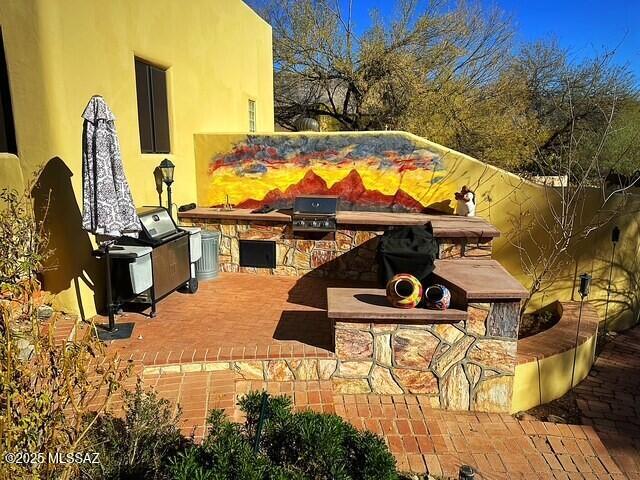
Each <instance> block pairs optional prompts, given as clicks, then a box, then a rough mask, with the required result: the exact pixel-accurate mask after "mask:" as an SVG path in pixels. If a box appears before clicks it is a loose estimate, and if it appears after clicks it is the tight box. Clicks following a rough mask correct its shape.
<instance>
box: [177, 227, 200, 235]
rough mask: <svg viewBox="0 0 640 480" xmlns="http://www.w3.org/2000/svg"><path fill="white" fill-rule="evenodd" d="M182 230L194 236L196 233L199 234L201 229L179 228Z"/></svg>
mask: <svg viewBox="0 0 640 480" xmlns="http://www.w3.org/2000/svg"><path fill="white" fill-rule="evenodd" d="M180 228H181V229H182V230H186V231H187V232H189V235H195V234H196V233H200V231H201V230H202V228H200V227H180Z"/></svg>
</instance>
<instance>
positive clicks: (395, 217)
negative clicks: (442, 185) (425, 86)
mask: <svg viewBox="0 0 640 480" xmlns="http://www.w3.org/2000/svg"><path fill="white" fill-rule="evenodd" d="M178 218H180V219H196V220H204V219H208V220H245V221H262V222H274V223H288V222H290V221H291V212H290V211H288V210H274V211H273V212H269V213H251V209H248V208H234V209H233V210H221V209H218V208H204V207H197V208H194V209H193V210H189V211H187V212H179V213H178ZM336 219H337V221H338V224H339V225H368V226H374V227H375V226H380V227H384V226H406V225H426V224H427V223H429V222H431V226H432V227H433V233H434V235H435V236H436V237H440V238H495V237H499V236H500V231H499V230H498V229H497V228H496V227H494V226H493V225H491V224H490V223H489V222H487V221H486V220H484V219H482V218H478V217H458V216H456V215H427V214H423V213H400V212H398V213H394V212H360V211H341V212H338V214H337V215H336Z"/></svg>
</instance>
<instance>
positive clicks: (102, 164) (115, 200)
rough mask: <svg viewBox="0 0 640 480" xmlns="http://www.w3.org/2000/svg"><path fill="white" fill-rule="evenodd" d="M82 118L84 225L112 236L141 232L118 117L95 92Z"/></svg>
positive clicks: (101, 233)
mask: <svg viewBox="0 0 640 480" xmlns="http://www.w3.org/2000/svg"><path fill="white" fill-rule="evenodd" d="M82 118H84V126H83V135H82V137H83V138H82V190H83V204H82V228H84V229H85V230H87V231H89V232H92V233H95V234H98V235H108V236H111V237H119V236H121V235H123V234H125V233H128V232H137V231H140V220H139V219H138V215H136V207H135V205H134V203H133V199H132V198H131V191H130V190H129V184H128V183H127V179H126V178H125V176H124V169H123V168H122V159H121V158H120V145H119V143H118V135H117V133H116V127H115V122H114V121H115V116H114V115H113V113H112V112H111V109H110V108H109V106H108V105H107V104H106V102H105V101H104V99H103V98H102V97H100V96H98V95H96V96H93V97H91V100H89V103H88V104H87V107H86V108H85V109H84V112H83V113H82Z"/></svg>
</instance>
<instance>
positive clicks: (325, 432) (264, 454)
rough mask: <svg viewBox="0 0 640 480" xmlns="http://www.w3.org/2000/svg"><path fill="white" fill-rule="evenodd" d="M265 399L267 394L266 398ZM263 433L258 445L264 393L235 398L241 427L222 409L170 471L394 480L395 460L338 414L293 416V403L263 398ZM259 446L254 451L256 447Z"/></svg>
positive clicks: (180, 479)
mask: <svg viewBox="0 0 640 480" xmlns="http://www.w3.org/2000/svg"><path fill="white" fill-rule="evenodd" d="M265 395H266V394H265ZM266 398H267V406H266V409H265V415H264V417H265V418H264V419H263V420H264V423H263V428H262V434H261V437H260V439H259V442H256V438H255V436H256V432H257V425H258V422H259V418H260V413H261V401H262V394H260V393H258V392H252V393H249V394H248V395H246V396H244V397H243V398H241V399H240V400H239V406H240V408H241V410H242V411H243V412H244V413H245V414H246V422H245V423H244V424H243V425H239V424H234V423H231V422H230V421H229V420H228V419H226V418H225V417H224V414H223V412H222V411H217V410H214V411H212V412H211V413H210V415H209V418H208V432H207V436H206V438H205V440H204V442H203V444H202V445H201V446H193V447H191V448H190V449H188V450H187V451H186V452H184V453H182V454H181V455H179V456H178V457H177V458H176V459H175V460H174V464H173V467H172V474H173V475H174V478H175V479H176V480H186V479H191V478H199V479H206V480H210V479H215V480H218V479H220V480H221V479H228V480H233V479H238V480H240V479H242V480H245V479H248V480H252V479H255V480H265V479H266V480H284V479H287V480H303V479H304V480H306V479H317V480H323V479H327V480H328V479H332V480H333V479H336V480H365V479H367V480H373V479H380V480H395V479H398V478H400V477H399V476H398V473H397V472H396V469H395V460H394V458H393V456H392V455H391V453H390V452H389V450H388V448H387V446H386V445H385V444H384V442H383V441H382V439H380V438H379V437H377V436H376V435H374V434H373V433H371V432H360V431H358V430H356V429H355V428H354V427H353V426H352V425H351V424H349V423H347V422H345V421H344V420H343V419H342V418H340V417H338V416H337V415H328V414H321V413H315V412H311V411H305V412H299V413H293V412H292V411H291V400H290V399H289V398H288V397H285V396H279V397H270V396H268V395H267V397H266ZM256 445H259V447H258V449H257V451H255V450H254V448H255V446H256Z"/></svg>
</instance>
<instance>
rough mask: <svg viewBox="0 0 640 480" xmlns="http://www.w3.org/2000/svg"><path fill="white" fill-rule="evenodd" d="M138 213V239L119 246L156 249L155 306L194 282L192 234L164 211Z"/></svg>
mask: <svg viewBox="0 0 640 480" xmlns="http://www.w3.org/2000/svg"><path fill="white" fill-rule="evenodd" d="M137 213H138V217H140V223H141V224H142V230H141V231H140V234H139V235H138V238H131V237H121V238H120V239H119V240H118V242H117V243H118V244H120V245H141V246H148V247H151V248H152V252H151V265H152V269H153V286H152V288H151V289H150V290H151V291H150V292H149V294H150V296H151V303H152V304H155V301H156V300H158V299H160V298H162V297H164V296H165V295H167V294H168V293H171V292H172V291H174V290H175V289H177V288H179V287H181V286H183V285H185V284H186V283H187V282H188V281H189V279H190V278H191V261H190V254H189V232H187V231H185V230H182V229H180V228H178V226H177V225H176V224H175V222H174V221H173V219H172V218H171V217H170V216H169V213H168V212H167V210H166V209H165V208H163V207H142V208H139V209H138V210H137ZM154 310H155V308H154Z"/></svg>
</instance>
